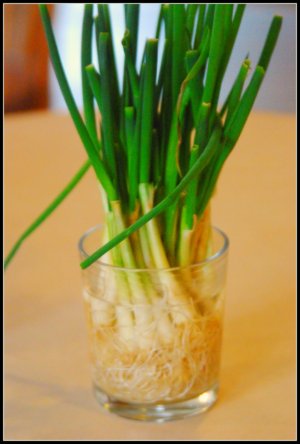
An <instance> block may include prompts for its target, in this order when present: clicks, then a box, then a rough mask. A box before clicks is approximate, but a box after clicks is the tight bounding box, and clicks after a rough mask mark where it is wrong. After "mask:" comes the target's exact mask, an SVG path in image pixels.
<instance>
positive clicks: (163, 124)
mask: <svg viewBox="0 0 300 444" xmlns="http://www.w3.org/2000/svg"><path fill="white" fill-rule="evenodd" d="M124 6H125V27H126V30H125V33H124V38H123V40H122V45H123V49H124V54H125V57H124V73H123V81H122V88H121V89H120V84H119V81H118V77H117V70H116V62H115V55H114V45H113V37H112V28H111V20H110V13H109V6H108V5H107V4H98V5H97V7H96V6H95V5H93V4H85V6H84V16H83V25H82V43H81V75H82V93H83V105H84V110H83V111H84V112H83V117H82V115H81V113H80V111H79V109H78V107H77V105H76V103H75V100H74V98H73V95H72V92H71V89H70V87H69V84H68V81H67V78H66V75H65V73H64V69H63V65H62V62H61V59H60V56H59V52H58V49H57V45H56V42H55V37H54V34H53V30H52V26H51V22H50V18H49V14H48V11H47V6H46V5H40V7H39V8H40V13H41V18H42V22H43V25H44V29H45V33H46V37H47V42H48V46H49V51H50V56H51V60H52V64H53V67H54V71H55V73H56V76H57V80H58V82H59V85H60V88H61V91H62V94H63V96H64V99H65V101H66V104H67V106H68V109H69V112H70V115H71V117H72V119H73V121H74V124H75V126H76V129H77V131H78V134H79V136H80V138H81V141H82V143H83V146H84V148H85V149H86V152H87V155H88V160H87V161H86V163H85V164H84V165H83V166H82V168H81V169H80V170H79V171H78V172H77V173H76V175H75V176H74V177H73V178H72V180H71V181H70V182H69V183H68V185H67V186H66V188H65V189H64V190H63V191H62V192H61V194H60V195H59V196H58V197H57V198H56V199H55V200H54V201H53V202H52V203H51V204H50V206H49V207H48V208H47V209H46V210H45V211H44V212H43V213H42V214H41V215H40V216H39V217H38V218H37V219H36V220H35V221H34V223H33V224H32V225H31V226H30V227H29V228H28V229H27V230H26V231H25V232H24V233H23V234H22V236H21V237H20V238H19V240H18V241H17V242H16V244H15V245H14V247H13V249H12V250H11V251H10V253H9V254H8V256H7V258H6V261H5V265H7V264H8V263H9V262H10V260H11V259H12V258H13V256H14V255H15V253H16V251H17V250H18V249H19V247H20V246H21V244H22V242H23V241H24V240H25V239H26V238H27V237H28V236H29V235H30V234H31V233H32V232H33V231H34V230H35V229H36V228H37V227H38V226H39V225H40V224H41V223H42V222H43V221H44V220H45V219H46V218H47V217H48V216H49V215H50V214H51V212H52V211H53V210H54V209H55V208H56V207H57V206H58V205H59V204H60V203H61V202H62V201H63V200H64V198H65V197H66V196H67V195H68V194H69V193H70V192H71V190H72V189H73V188H74V187H75V186H76V185H77V183H78V182H79V181H80V179H81V178H82V177H83V175H84V174H85V173H86V171H87V170H88V168H89V167H90V166H92V168H93V169H94V172H95V174H96V178H97V181H98V182H99V184H100V187H101V191H102V193H101V195H102V197H103V205H104V208H105V226H106V230H105V241H106V242H105V244H104V245H102V246H100V245H99V247H100V248H99V249H98V250H97V251H95V252H94V254H92V255H91V256H89V257H88V258H87V259H85V260H84V261H83V262H82V263H81V267H82V268H86V267H88V266H90V265H91V264H92V263H93V262H95V261H96V260H97V259H99V258H101V256H103V255H104V254H105V253H107V252H109V251H110V250H112V251H111V254H110V261H111V263H112V264H113V265H118V266H124V267H128V268H168V267H172V266H181V265H183V266H184V265H188V264H191V263H195V262H197V261H199V260H201V259H204V258H205V256H206V255H207V254H209V237H210V236H209V233H210V229H209V227H210V217H209V202H210V199H211V196H212V194H213V191H214V189H215V186H216V182H217V179H218V177H219V174H220V171H221V169H222V167H223V164H224V162H225V160H226V159H227V157H228V155H229V154H230V152H231V151H232V149H233V147H234V146H235V144H236V142H237V140H238V138H239V136H240V134H241V132H242V129H243V127H244V125H245V123H246V120H247V118H248V116H249V113H250V111H251V109H252V106H253V103H254V101H255V98H256V96H257V93H258V91H259V88H260V86H261V83H262V80H263V78H264V75H265V72H266V70H267V67H268V65H269V62H270V59H271V55H272V53H273V50H274V47H275V44H276V41H277V38H278V35H279V31H280V27H281V21H282V19H281V17H279V16H275V17H274V18H273V21H272V23H271V26H270V29H269V32H268V35H267V38H266V41H265V43H264V46H263V48H262V52H261V55H260V57H259V61H258V64H257V66H256V67H255V68H254V69H253V72H252V76H251V78H250V81H249V82H248V85H247V86H246V78H247V75H248V73H249V71H250V69H251V68H250V60H249V58H248V56H247V57H246V58H245V59H244V60H243V61H242V63H241V67H240V69H239V71H238V73H237V76H236V79H235V80H234V82H233V86H232V88H231V90H230V92H229V94H228V96H227V99H226V100H225V102H224V104H222V106H221V107H220V105H219V96H220V92H221V88H222V82H223V79H224V74H225V72H226V68H227V65H228V62H229V59H230V56H231V53H232V50H233V47H234V43H235V41H236V37H237V34H238V30H239V27H240V24H241V20H242V17H243V14H244V10H245V4H238V5H236V6H234V5H233V4H208V5H205V4H194V3H193V4H188V5H184V4H162V5H161V7H160V13H159V18H158V23H157V29H156V35H155V38H151V39H147V41H146V44H145V48H144V53H143V57H142V61H141V63H140V66H138V64H137V40H138V30H139V9H140V5H139V4H125V5H124ZM95 10H96V12H97V14H96V15H94V13H95ZM93 38H95V40H96V48H97V56H98V60H97V62H98V63H97V62H96V63H95V64H92V43H93ZM159 40H161V41H162V44H163V51H162V57H161V60H159V58H158V43H159ZM97 114H99V115H101V121H100V124H99V123H98V121H99V119H97ZM113 247H115V248H113Z"/></svg>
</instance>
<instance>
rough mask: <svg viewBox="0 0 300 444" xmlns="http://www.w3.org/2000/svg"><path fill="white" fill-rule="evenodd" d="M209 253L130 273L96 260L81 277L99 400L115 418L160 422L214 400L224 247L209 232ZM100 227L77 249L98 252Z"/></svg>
mask: <svg viewBox="0 0 300 444" xmlns="http://www.w3.org/2000/svg"><path fill="white" fill-rule="evenodd" d="M212 232H213V235H212V238H213V242H212V253H211V255H210V257H209V258H207V259H206V260H204V261H202V262H200V263H197V264H194V265H189V266H186V267H174V268H168V269H130V268H121V267H114V266H112V265H109V264H105V263H103V262H101V261H100V260H98V261H97V262H95V263H94V264H92V265H91V266H90V267H88V268H87V269H85V270H83V282H84V291H83V294H84V303H85V308H86V314H87V324H88V332H89V344H90V352H91V353H90V354H91V366H92V379H93V386H94V391H95V395H96V398H97V400H98V401H99V403H100V404H101V406H103V407H104V408H105V409H107V410H109V411H110V412H113V413H116V414H118V415H121V416H124V417H127V418H131V419H136V420H142V421H157V422H163V421H168V420H172V419H177V418H182V417H185V416H189V415H194V414H196V413H200V412H203V411H205V410H207V409H208V408H209V407H210V406H211V405H212V404H213V403H214V402H215V401H216V399H217V393H218V378H219V367H220V355H221V338H222V325H223V307H224V286H225V278H226V264H227V256H228V247H229V241H228V238H227V236H226V235H225V234H224V233H223V232H222V231H221V230H219V229H217V228H213V229H212ZM100 235H101V226H96V227H94V228H92V229H90V230H89V231H88V232H87V233H85V234H84V235H83V236H82V238H81V239H80V242H79V250H80V257H81V260H83V259H86V258H87V257H88V256H89V255H90V254H91V253H92V252H93V251H95V250H96V249H97V248H99V240H100V239H101V236H100Z"/></svg>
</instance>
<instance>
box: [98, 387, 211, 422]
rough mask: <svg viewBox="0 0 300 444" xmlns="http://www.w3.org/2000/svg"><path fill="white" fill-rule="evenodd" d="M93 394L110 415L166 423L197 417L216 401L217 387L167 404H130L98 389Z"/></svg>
mask: <svg viewBox="0 0 300 444" xmlns="http://www.w3.org/2000/svg"><path fill="white" fill-rule="evenodd" d="M94 393H95V396H96V399H97V401H98V402H99V404H100V405H101V406H102V407H104V408H105V409H106V410H108V411H109V412H111V413H115V414H116V415H119V416H123V417H124V418H128V419H134V420H136V421H153V422H166V421H173V420H176V419H183V418H185V417H187V416H192V415H197V414H198V413H202V412H205V411H206V410H208V409H209V408H210V407H211V406H212V405H213V404H214V403H215V402H216V400H217V397H218V385H215V386H214V387H212V388H211V389H210V390H207V391H206V392H204V393H201V395H199V396H197V397H196V398H193V399H188V400H186V401H181V402H172V403H168V404H155V405H154V404H148V405H147V404H130V403H126V402H120V401H116V400H112V399H110V398H109V397H108V396H107V395H106V394H105V393H103V392H102V391H101V390H100V389H99V388H98V387H95V386H94Z"/></svg>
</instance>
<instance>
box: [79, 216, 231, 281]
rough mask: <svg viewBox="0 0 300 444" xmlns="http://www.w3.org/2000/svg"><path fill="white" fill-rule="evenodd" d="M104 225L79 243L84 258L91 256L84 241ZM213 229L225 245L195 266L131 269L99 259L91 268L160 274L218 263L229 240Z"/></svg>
mask: <svg viewBox="0 0 300 444" xmlns="http://www.w3.org/2000/svg"><path fill="white" fill-rule="evenodd" d="M103 226H104V225H103V224H98V225H95V226H93V227H91V228H89V229H88V230H87V231H86V232H85V233H84V234H83V235H82V236H81V237H80V239H79V242H78V249H79V252H80V254H81V255H82V256H84V258H85V259H86V258H88V257H89V256H90V255H89V254H88V253H87V252H86V251H85V249H84V241H85V240H86V239H87V238H88V237H89V236H90V235H91V234H93V233H94V232H95V231H97V230H100V229H102V228H103ZM212 229H213V230H214V231H215V232H217V233H218V234H219V235H221V237H222V239H223V243H222V246H221V248H219V249H218V250H217V251H216V252H215V253H214V254H212V255H211V256H209V257H207V258H206V259H204V260H202V261H198V262H195V263H193V264H189V265H177V266H175V267H166V268H153V267H152V268H129V267H120V266H118V265H111V264H108V263H106V262H102V261H101V259H97V260H96V261H95V262H94V263H93V264H91V265H90V266H91V267H93V266H95V265H98V266H101V267H106V268H108V269H110V270H118V271H127V272H129V271H131V272H159V271H170V272H173V271H179V270H183V269H190V268H194V267H199V266H203V265H206V264H209V263H212V262H217V261H219V260H221V259H222V258H224V257H225V256H226V254H227V253H228V249H229V238H228V236H227V235H226V233H224V231H222V230H221V229H220V228H218V227H215V226H212ZM88 269H89V267H87V268H86V270H88Z"/></svg>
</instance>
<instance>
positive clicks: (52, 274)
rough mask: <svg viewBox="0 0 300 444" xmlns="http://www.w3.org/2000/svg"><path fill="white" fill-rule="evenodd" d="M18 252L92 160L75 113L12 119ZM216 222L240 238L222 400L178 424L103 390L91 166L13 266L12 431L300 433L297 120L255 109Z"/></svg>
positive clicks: (10, 223) (8, 327) (101, 436)
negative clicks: (140, 414)
mask: <svg viewBox="0 0 300 444" xmlns="http://www.w3.org/2000/svg"><path fill="white" fill-rule="evenodd" d="M4 135H5V152H4V160H5V170H4V171H5V183H4V185H5V189H4V198H5V207H4V210H5V219H4V222H5V232H4V240H5V251H6V252H7V251H8V249H9V248H10V247H11V245H12V243H13V241H14V240H16V237H17V236H18V235H19V234H20V233H21V231H22V230H23V229H24V228H25V227H27V226H28V224H29V223H30V222H31V221H32V220H33V218H34V217H36V216H37V215H38V214H39V212H40V211H41V210H42V209H43V208H44V207H45V206H47V205H48V203H49V202H50V200H51V199H52V198H53V197H54V196H55V195H56V194H57V193H58V192H59V191H60V189H61V188H62V187H63V186H64V185H65V184H66V183H67V181H68V180H69V178H71V176H72V175H73V174H74V173H75V172H76V170H77V169H78V168H79V167H80V165H81V164H82V163H83V162H84V160H85V152H84V150H83V148H82V147H81V144H80V141H79V138H78V136H77V134H76V132H75V130H74V129H73V124H72V122H71V121H70V118H69V117H67V116H64V115H58V114H56V115H54V114H51V113H49V112H38V113H37V112H36V113H28V114H27V113H24V114H16V115H9V116H7V117H5V134H4ZM212 208H213V223H214V224H215V225H217V226H219V227H220V228H222V229H223V230H224V231H225V232H226V233H227V234H228V236H229V238H230V242H231V246H230V255H229V271H228V284H227V302H226V310H225V331H224V340H223V352H222V368H221V389H220V396H219V400H218V402H217V403H216V404H215V406H214V407H213V408H212V409H211V410H210V411H208V412H207V413H205V414H203V415H202V416H195V417H191V418H188V419H184V420H180V421H177V422H172V423H165V424H153V423H147V424H146V423H137V422H134V421H129V420H125V419H122V418H119V417H116V416H113V415H111V414H108V413H106V412H103V411H102V410H101V409H100V408H99V406H98V405H97V402H96V400H95V399H94V397H93V395H92V391H91V378H90V370H89V362H88V344H87V331H86V325H85V317H84V311H83V301H82V297H81V275H80V268H79V257H78V252H77V245H76V244H77V241H78V239H79V237H80V235H81V234H82V233H83V232H84V231H85V230H86V229H87V228H89V227H91V226H93V225H95V224H97V223H99V221H101V217H102V211H101V206H100V199H99V195H98V190H97V187H96V180H95V178H94V175H93V172H92V171H89V172H88V174H87V175H86V177H84V179H83V180H82V182H81V183H80V184H79V186H78V188H76V189H75V190H74V191H73V193H72V194H71V195H70V196H69V197H68V198H67V200H66V201H65V202H64V203H63V204H62V206H61V207H60V208H58V209H57V210H56V212H55V213H54V214H53V215H52V216H51V217H50V219H49V220H47V221H46V222H45V223H44V225H43V226H41V227H40V228H39V229H38V230H37V231H36V232H35V233H34V234H33V236H32V237H31V238H29V239H28V240H27V241H26V242H25V243H24V245H23V247H22V248H21V250H20V251H19V253H18V254H17V256H16V257H15V259H14V261H13V262H12V263H11V265H10V266H9V268H8V269H7V272H6V273H5V303H4V308H5V342H4V345H5V355H4V358H5V361H4V363H5V380H4V382H5V385H4V388H5V410H4V413H5V438H6V439H8V440H13V439H16V440H124V441H125V440H141V441H143V440H294V439H295V436H296V425H295V423H296V418H295V415H296V413H295V402H296V399H295V380H296V376H295V365H296V364H295V361H296V358H295V354H296V353H295V305H296V304H295V231H296V228H295V223H296V222H295V221H296V217H295V118H294V116H292V115H279V114H266V113H256V114H253V115H252V116H251V118H250V119H249V122H248V123H247V126H246V128H245V131H244V133H243V135H242V137H241V138H240V140H239V142H238V145H237V146H236V149H235V151H234V152H233V153H232V155H231V157H230V159H228V161H227V164H226V166H225V168H224V170H223V172H222V176H221V179H220V181H219V186H218V190H217V193H216V195H215V197H214V200H213V207H212Z"/></svg>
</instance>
